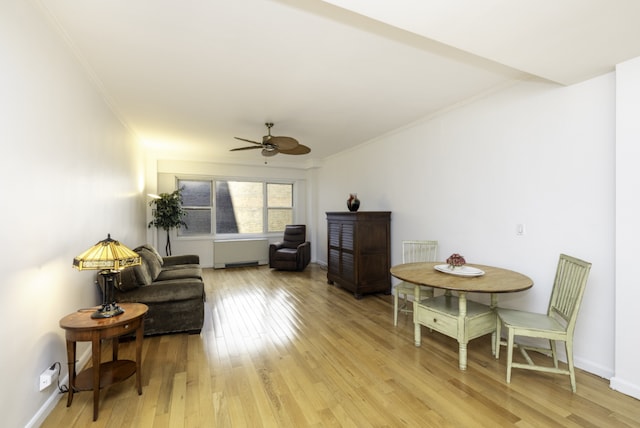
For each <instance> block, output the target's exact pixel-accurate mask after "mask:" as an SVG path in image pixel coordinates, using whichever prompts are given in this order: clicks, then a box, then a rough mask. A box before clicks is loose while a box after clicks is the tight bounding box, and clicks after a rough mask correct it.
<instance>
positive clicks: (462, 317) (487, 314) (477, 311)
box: [390, 262, 533, 370]
mask: <svg viewBox="0 0 640 428" xmlns="http://www.w3.org/2000/svg"><path fill="white" fill-rule="evenodd" d="M390 272H391V275H393V276H394V277H395V278H398V279H400V280H403V281H406V282H410V283H413V284H415V294H414V296H415V297H414V299H415V300H414V304H413V322H414V341H415V345H416V346H420V343H421V338H422V332H421V326H425V327H427V328H429V329H431V330H435V331H437V332H439V333H442V334H445V335H447V336H449V337H452V338H454V339H456V340H457V341H458V355H459V361H458V364H459V367H460V370H466V368H467V343H468V342H469V340H472V339H475V338H477V337H480V336H484V335H486V334H491V335H492V339H491V343H492V352H493V353H494V355H495V352H496V346H499V342H498V341H497V340H498V339H499V338H496V337H495V333H496V323H497V318H496V313H495V308H496V306H497V304H498V298H497V295H498V294H499V293H511V292H517V291H523V290H526V289H528V288H531V287H532V286H533V281H532V280H531V278H529V277H528V276H526V275H523V274H521V273H518V272H515V271H512V270H508V269H503V268H498V267H493V266H486V265H477V264H467V265H464V266H462V267H458V268H454V269H451V268H450V267H449V266H447V264H446V263H444V262H418V263H405V264H400V265H396V266H393V267H392V268H391V270H390ZM420 286H428V287H433V288H437V289H442V290H445V293H444V294H443V295H440V296H437V297H430V298H426V299H423V298H421V296H420ZM454 292H455V295H454ZM470 292H473V293H489V294H490V295H491V303H490V305H485V304H482V303H479V302H475V301H472V300H468V299H467V293H470Z"/></svg>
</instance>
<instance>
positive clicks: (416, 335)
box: [413, 284, 422, 346]
mask: <svg viewBox="0 0 640 428" xmlns="http://www.w3.org/2000/svg"><path fill="white" fill-rule="evenodd" d="M413 301H414V302H413V341H414V343H415V345H416V346H420V343H421V342H422V332H421V331H420V323H419V322H418V308H417V305H418V303H417V302H419V301H420V286H419V285H417V284H416V286H415V287H414V289H413Z"/></svg>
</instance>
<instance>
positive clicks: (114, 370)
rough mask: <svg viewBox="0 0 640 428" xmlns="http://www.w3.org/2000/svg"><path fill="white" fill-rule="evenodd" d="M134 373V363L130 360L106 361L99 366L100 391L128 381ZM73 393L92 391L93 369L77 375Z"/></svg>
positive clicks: (90, 368)
mask: <svg viewBox="0 0 640 428" xmlns="http://www.w3.org/2000/svg"><path fill="white" fill-rule="evenodd" d="M135 372H136V362H135V361H131V360H117V361H108V362H106V363H102V364H100V386H99V388H100V389H102V388H104V387H107V386H109V385H113V384H114V383H118V382H122V381H123V380H125V379H128V378H129V377H131V376H132V375H133V374H134V373H135ZM74 390H75V391H93V367H89V368H87V369H84V370H83V371H82V372H80V373H78V375H77V376H76V380H75V387H74Z"/></svg>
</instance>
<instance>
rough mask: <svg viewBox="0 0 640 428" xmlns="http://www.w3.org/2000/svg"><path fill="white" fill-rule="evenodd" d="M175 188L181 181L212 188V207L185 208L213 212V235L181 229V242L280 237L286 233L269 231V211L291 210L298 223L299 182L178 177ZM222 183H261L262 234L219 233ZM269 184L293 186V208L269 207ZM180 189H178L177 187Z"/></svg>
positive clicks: (179, 231)
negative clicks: (219, 185) (219, 187)
mask: <svg viewBox="0 0 640 428" xmlns="http://www.w3.org/2000/svg"><path fill="white" fill-rule="evenodd" d="M175 179H176V181H175V186H179V184H180V182H181V181H205V182H208V183H209V184H210V186H211V201H210V203H211V205H210V206H209V207H204V208H203V207H191V206H184V205H183V208H188V209H208V210H210V211H211V233H209V234H184V233H182V232H181V228H180V229H177V230H176V232H175V233H176V238H177V239H179V240H198V239H251V238H265V237H270V236H279V235H281V234H282V232H284V230H282V231H269V230H268V229H269V224H268V221H269V209H270V208H271V209H274V208H275V209H283V208H284V209H286V208H290V209H291V221H292V223H293V224H295V223H296V218H297V217H298V209H299V208H298V206H297V203H296V202H297V199H298V197H297V186H298V183H297V180H295V179H273V178H247V177H232V176H186V175H185V176H176V178H175ZM221 181H227V182H231V181H236V182H248V183H261V184H262V192H263V204H262V217H263V224H262V232H258V233H218V232H217V230H216V216H217V213H216V209H217V207H216V197H217V194H216V183H217V182H221ZM268 184H286V185H290V186H291V207H269V201H268V190H267V187H268ZM176 188H178V187H176Z"/></svg>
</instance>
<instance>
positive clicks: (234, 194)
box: [216, 181, 293, 234]
mask: <svg viewBox="0 0 640 428" xmlns="http://www.w3.org/2000/svg"><path fill="white" fill-rule="evenodd" d="M292 221H293V184H291V183H265V182H260V181H216V233H219V234H223V233H231V234H262V233H266V232H282V231H284V226H285V225H287V224H291V222H292ZM265 225H266V227H265Z"/></svg>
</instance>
